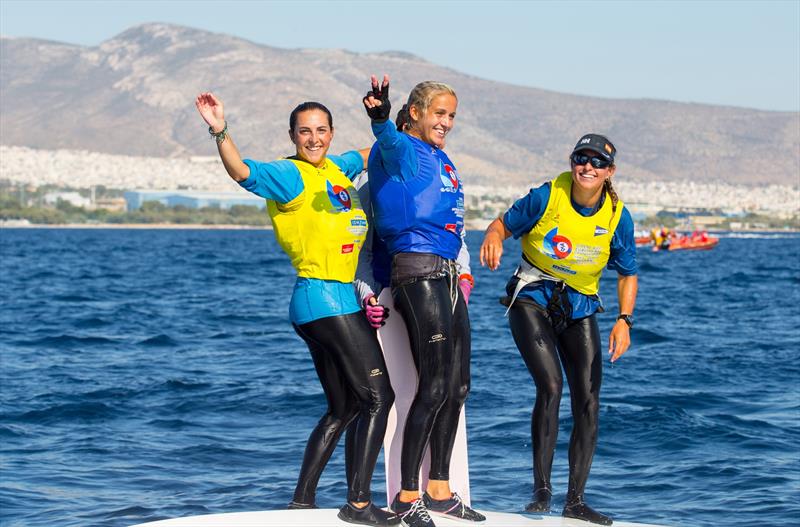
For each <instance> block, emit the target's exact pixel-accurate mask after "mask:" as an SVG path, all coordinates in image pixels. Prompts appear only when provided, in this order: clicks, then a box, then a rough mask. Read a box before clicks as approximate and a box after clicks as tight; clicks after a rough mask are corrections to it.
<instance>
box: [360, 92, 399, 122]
mask: <svg viewBox="0 0 800 527" xmlns="http://www.w3.org/2000/svg"><path fill="white" fill-rule="evenodd" d="M370 95H371V96H373V97H375V98H376V99H377V100H379V101H381V105H380V106H375V107H374V108H367V107H366V106H365V107H364V108H366V110H367V115H369V118H370V119H372V120H373V121H377V122H379V123H383V122H385V121H386V120H387V119H389V114H390V113H391V111H392V103H390V102H389V84H388V83H387V84H386V86H383V87H380V86H377V85H376V86H373V87H372V89H371V90H370V91H368V92H367V94H366V95H365V96H364V99H363V100H364V102H366V100H367V99H368V98H369V96H370Z"/></svg>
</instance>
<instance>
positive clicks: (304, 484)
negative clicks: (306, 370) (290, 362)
mask: <svg viewBox="0 0 800 527" xmlns="http://www.w3.org/2000/svg"><path fill="white" fill-rule="evenodd" d="M294 329H295V331H296V332H297V334H298V335H300V337H302V339H303V340H304V341H305V342H306V344H308V349H309V351H311V358H312V359H314V367H315V368H316V370H317V375H318V376H319V380H320V383H321V384H322V389H323V390H324V392H325V398H326V399H327V400H328V411H327V412H325V415H323V416H322V419H320V420H319V423H317V426H316V427H315V428H314V430H313V431H312V432H311V435H310V436H309V438H308V444H307V445H306V451H305V454H304V456H303V466H302V467H301V469H300V477H299V478H298V481H297V488H296V489H295V492H294V501H295V502H298V503H308V504H313V503H314V499H315V494H316V491H317V484H318V483H319V478H320V476H321V475H322V470H323V469H324V468H325V465H326V464H327V462H328V459H330V457H331V454H332V453H333V451H334V449H335V448H336V443H338V442H339V437H340V436H341V435H342V432H343V431H344V430H345V429H347V435H346V437H345V466H346V472H347V486H348V493H347V499H348V500H349V501H352V502H363V501H369V500H370V483H371V481H372V472H373V470H374V469H375V462H376V461H377V459H378V454H379V452H380V449H381V445H382V443H383V436H384V434H385V433H386V420H387V418H388V417H389V409H390V408H391V407H392V403H393V402H394V392H393V391H392V387H391V384H390V383H389V375H388V373H387V370H386V364H385V363H384V361H383V354H382V353H381V348H380V344H379V343H378V338H377V336H376V333H375V330H374V329H372V328H371V327H370V325H369V323H368V322H367V319H366V318H365V317H364V314H363V313H361V312H358V313H351V314H349V315H339V316H334V317H327V318H321V319H318V320H314V321H312V322H309V323H307V324H302V325H300V326H297V325H295V326H294Z"/></svg>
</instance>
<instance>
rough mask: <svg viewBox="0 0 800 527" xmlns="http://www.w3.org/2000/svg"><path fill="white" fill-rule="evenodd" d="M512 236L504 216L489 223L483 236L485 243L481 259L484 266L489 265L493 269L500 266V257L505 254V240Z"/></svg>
mask: <svg viewBox="0 0 800 527" xmlns="http://www.w3.org/2000/svg"><path fill="white" fill-rule="evenodd" d="M510 236H511V231H510V230H508V228H507V227H506V226H505V224H504V223H503V218H502V216H501V217H499V218H497V219H495V220H494V221H493V222H492V223H490V224H489V227H487V228H486V234H485V235H484V237H483V244H481V252H480V259H481V265H482V266H488V267H489V269H491V270H492V271H494V270H495V269H497V268H498V267H500V257H501V256H502V255H503V241H504V240H505V239H506V238H508V237H510Z"/></svg>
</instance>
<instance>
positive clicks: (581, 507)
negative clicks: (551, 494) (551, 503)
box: [561, 495, 614, 525]
mask: <svg viewBox="0 0 800 527" xmlns="http://www.w3.org/2000/svg"><path fill="white" fill-rule="evenodd" d="M561 515H562V516H563V517H565V518H575V519H576V520H583V521H587V522H591V523H597V524H600V525H611V524H612V523H614V522H613V521H612V520H611V518H610V517H608V516H606V515H605V514H601V513H599V512H597V511H596V510H594V509H593V508H591V507H589V506H588V505H586V504H585V503H584V502H583V496H582V495H579V496H567V503H565V504H564V511H563V512H562V513H561Z"/></svg>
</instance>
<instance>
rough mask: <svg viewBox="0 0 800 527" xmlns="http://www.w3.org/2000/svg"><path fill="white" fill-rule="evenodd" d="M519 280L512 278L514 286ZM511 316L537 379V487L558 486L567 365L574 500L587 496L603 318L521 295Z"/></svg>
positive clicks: (533, 431)
mask: <svg viewBox="0 0 800 527" xmlns="http://www.w3.org/2000/svg"><path fill="white" fill-rule="evenodd" d="M513 285H515V282H514V280H513V279H512V282H511V283H509V290H510V291H513ZM555 296H556V294H554V297H555ZM564 300H566V295H561V298H560V301H564ZM566 301H567V302H568V300H566ZM565 311H566V313H565ZM508 316H509V324H510V326H511V333H512V335H513V336H514V342H515V343H516V345H517V348H518V349H519V351H520V354H521V355H522V358H523V360H524V361H525V364H526V366H527V367H528V371H529V372H530V374H531V376H532V377H533V380H534V382H535V383H536V404H535V406H534V408H533V415H532V417H531V437H532V438H533V466H534V490H539V489H542V488H546V489H548V490H551V489H552V486H551V483H550V471H551V468H552V466H553V454H554V452H555V448H556V439H557V437H558V410H559V403H560V402H561V391H562V387H563V383H564V381H563V377H562V374H561V368H562V366H563V368H564V372H565V373H566V376H567V383H568V384H569V391H570V397H571V407H572V418H573V428H572V435H571V437H570V444H569V487H568V492H567V502H568V503H569V502H570V500H571V499H577V498H578V497H580V498H582V496H583V492H584V488H585V486H586V480H587V478H588V477H589V469H590V468H591V466H592V458H593V456H594V451H595V446H596V445H597V430H598V415H599V409H600V405H599V401H600V385H601V382H602V378H603V368H602V356H601V352H600V348H601V346H600V330H599V328H598V326H597V320H596V319H595V315H591V316H588V317H584V318H579V319H571V318H569V308H568V306H562V305H558V304H555V303H554V304H551V305H550V306H548V307H542V306H539V305H538V304H536V303H535V302H533V301H532V300H530V299H527V298H517V300H516V301H515V302H514V304H513V305H512V306H511V310H510V311H509V314H508Z"/></svg>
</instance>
